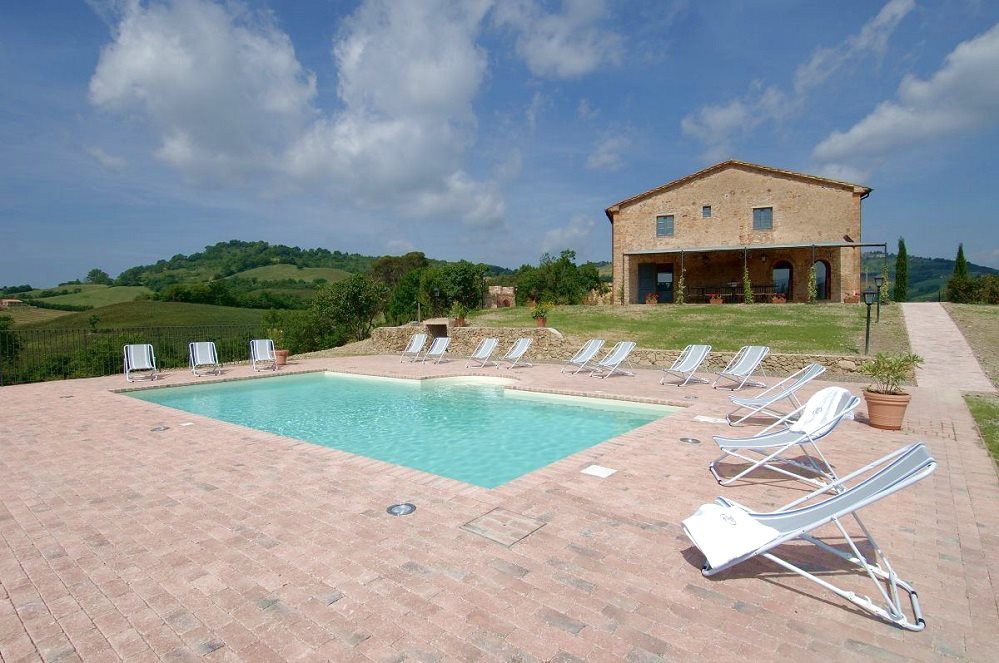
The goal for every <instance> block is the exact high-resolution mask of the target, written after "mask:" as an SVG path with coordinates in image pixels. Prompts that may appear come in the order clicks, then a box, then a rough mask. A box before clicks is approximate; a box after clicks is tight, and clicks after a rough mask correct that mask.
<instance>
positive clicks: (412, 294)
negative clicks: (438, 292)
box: [385, 270, 423, 325]
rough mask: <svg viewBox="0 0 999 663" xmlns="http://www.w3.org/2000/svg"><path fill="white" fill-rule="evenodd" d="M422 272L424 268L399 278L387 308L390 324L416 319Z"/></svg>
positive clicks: (386, 312)
mask: <svg viewBox="0 0 999 663" xmlns="http://www.w3.org/2000/svg"><path fill="white" fill-rule="evenodd" d="M422 274H423V271H422V270H416V271H412V272H409V273H408V274H406V275H405V276H403V277H402V278H401V279H400V280H399V283H398V285H396V287H395V290H393V291H392V296H391V297H389V301H388V307H387V308H386V309H385V317H386V319H387V320H388V322H389V324H392V325H401V324H403V323H405V322H409V321H410V320H414V319H416V312H417V309H416V302H417V300H419V298H420V277H421V276H422Z"/></svg>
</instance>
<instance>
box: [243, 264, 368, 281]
mask: <svg viewBox="0 0 999 663" xmlns="http://www.w3.org/2000/svg"><path fill="white" fill-rule="evenodd" d="M236 276H237V277H239V278H241V279H253V278H255V279H257V280H258V281H283V280H285V279H295V280H299V281H306V282H310V283H311V282H312V281H317V280H319V279H326V280H327V281H330V282H333V281H342V280H344V279H345V278H347V277H348V276H350V272H345V271H343V270H342V269H336V268H334V267H302V268H301V269H299V268H298V267H296V266H295V265H267V266H266V267H255V268H253V269H248V270H246V271H245V272H240V273H238V274H236Z"/></svg>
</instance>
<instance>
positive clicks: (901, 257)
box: [891, 237, 909, 302]
mask: <svg viewBox="0 0 999 663" xmlns="http://www.w3.org/2000/svg"><path fill="white" fill-rule="evenodd" d="M891 298H892V300H894V301H896V302H906V301H909V254H908V253H907V252H906V250H905V239H903V238H902V237H899V238H898V256H897V257H896V258H895V291H894V292H893V293H892V296H891Z"/></svg>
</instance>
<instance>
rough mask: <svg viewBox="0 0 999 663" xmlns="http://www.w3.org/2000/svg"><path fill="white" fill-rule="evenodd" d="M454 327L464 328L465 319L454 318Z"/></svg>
mask: <svg viewBox="0 0 999 663" xmlns="http://www.w3.org/2000/svg"><path fill="white" fill-rule="evenodd" d="M454 326H455V327H464V326H465V318H455V319H454Z"/></svg>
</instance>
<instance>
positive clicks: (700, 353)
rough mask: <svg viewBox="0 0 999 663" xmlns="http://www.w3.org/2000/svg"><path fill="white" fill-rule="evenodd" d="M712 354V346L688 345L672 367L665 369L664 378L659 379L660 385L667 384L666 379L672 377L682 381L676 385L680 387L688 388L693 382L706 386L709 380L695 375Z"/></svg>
mask: <svg viewBox="0 0 999 663" xmlns="http://www.w3.org/2000/svg"><path fill="white" fill-rule="evenodd" d="M710 352H711V346H710V345H688V346H687V347H685V348H684V349H683V352H681V353H680V356H679V357H677V358H676V361H674V362H673V365H672V366H670V367H669V368H664V369H663V376H662V377H661V378H660V379H659V384H666V378H668V377H671V376H672V377H675V378H677V379H679V380H681V382H678V383H677V384H676V386H678V387H683V386H686V384H687V383H688V382H691V381H693V382H704V383H705V384H706V383H707V382H708V380H705V379H704V378H699V377H697V376H696V375H695V373H696V372H697V369H698V368H700V367H701V364H703V363H704V360H705V359H707V357H708V354H709V353H710Z"/></svg>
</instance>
